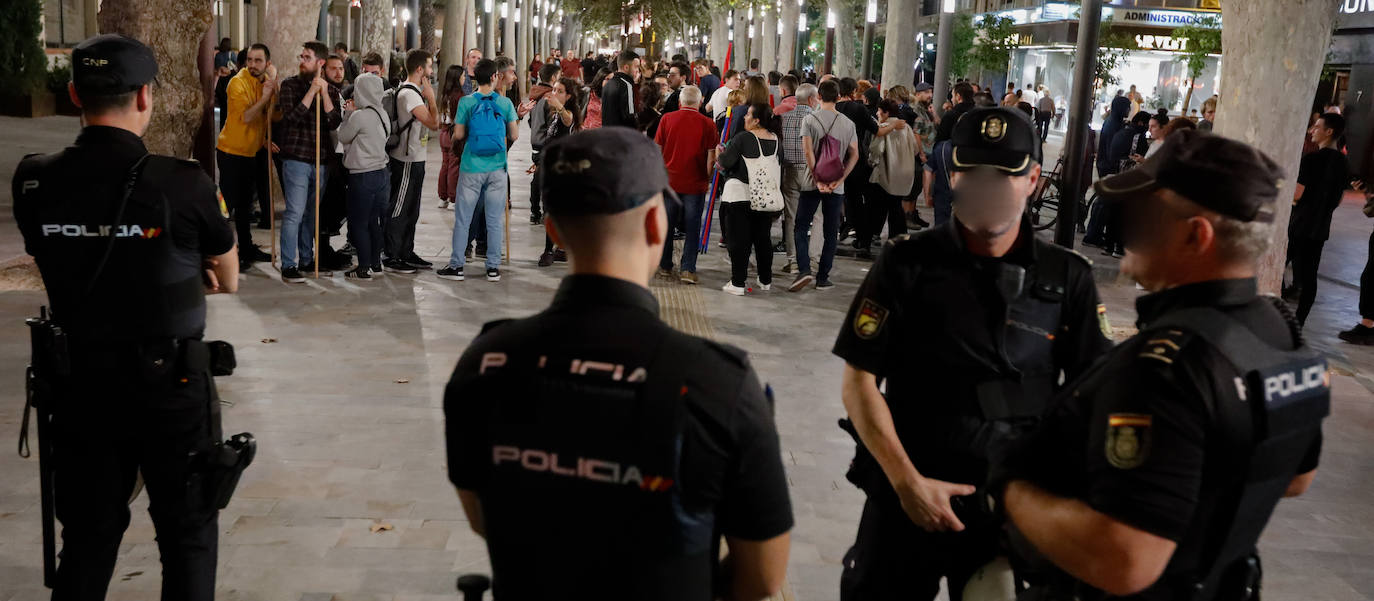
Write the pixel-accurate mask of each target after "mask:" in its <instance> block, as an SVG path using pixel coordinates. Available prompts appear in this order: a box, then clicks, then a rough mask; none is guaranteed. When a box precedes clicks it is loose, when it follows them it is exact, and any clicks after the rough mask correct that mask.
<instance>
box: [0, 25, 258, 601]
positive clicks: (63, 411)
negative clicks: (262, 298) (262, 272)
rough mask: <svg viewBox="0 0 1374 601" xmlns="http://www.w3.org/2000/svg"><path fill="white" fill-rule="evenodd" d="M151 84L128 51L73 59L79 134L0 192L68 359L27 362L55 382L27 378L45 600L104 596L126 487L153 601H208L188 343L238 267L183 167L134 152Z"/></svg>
mask: <svg viewBox="0 0 1374 601" xmlns="http://www.w3.org/2000/svg"><path fill="white" fill-rule="evenodd" d="M157 71H158V66H157V62H156V60H155V59H154V57H153V53H152V50H151V49H149V48H148V47H147V46H145V45H143V44H142V43H140V42H138V41H137V40H134V39H131V38H127V37H124V36H120V35H114V34H107V35H100V36H96V37H93V38H90V39H88V40H86V41H84V42H82V43H81V44H80V45H78V46H77V47H76V48H75V49H73V51H72V82H71V84H70V85H69V93H70V94H71V96H72V99H73V101H74V102H75V103H76V104H77V105H78V106H80V107H81V110H82V123H83V125H84V127H83V128H82V130H81V134H80V135H79V136H78V137H77V139H76V143H75V144H73V145H72V146H69V147H67V148H66V149H65V150H62V151H59V152H56V153H53V154H47V155H32V156H28V157H26V158H25V159H24V160H23V161H22V162H21V163H20V164H19V167H18V169H17V170H16V171H15V175H14V180H13V184H12V185H13V193H14V216H15V221H16V222H17V223H18V225H19V229H20V231H21V232H22V233H23V236H24V247H25V250H26V251H27V252H28V253H29V254H30V255H32V256H33V257H34V260H35V262H36V264H37V266H38V269H39V271H40V273H41V274H42V277H43V283H44V286H45V287H46V288H47V293H48V301H49V303H50V304H51V307H52V319H51V328H52V331H53V332H58V333H57V336H59V337H61V339H62V340H64V341H65V346H64V348H65V351H66V352H65V353H59V354H60V355H61V356H60V357H59V359H55V360H43V359H40V358H38V357H35V363H36V364H42V365H44V366H45V368H44V369H49V368H53V369H54V371H55V373H46V374H39V377H42V378H45V379H46V382H45V385H44V390H50V391H51V393H52V395H51V397H52V402H51V404H50V406H45V414H46V410H50V412H51V413H50V415H51V429H50V430H49V431H50V432H51V433H52V434H53V439H52V440H49V441H40V442H41V443H44V446H45V448H52V449H54V451H55V452H54V453H53V455H54V456H55V458H56V466H55V480H54V481H53V488H54V489H55V490H54V492H55V503H56V516H57V518H58V520H60V521H61V523H62V526H63V529H62V543H63V544H62V553H61V562H60V565H59V566H58V568H57V575H56V581H55V583H53V584H52V586H53V587H54V590H53V599H62V600H65V599H103V598H104V597H105V591H106V588H107V587H108V585H109V579H110V576H111V572H112V571H113V570H114V565H115V556H116V553H117V551H118V549H119V541H120V537H121V536H122V535H123V533H124V529H125V528H126V527H127V526H128V524H129V518H130V515H129V507H128V503H129V499H130V497H131V495H132V492H133V490H134V485H135V480H136V478H137V477H138V475H139V474H142V476H143V480H144V482H145V484H146V486H147V490H148V495H149V497H150V500H151V503H150V506H149V513H150V514H151V515H152V520H153V526H154V528H155V529H156V531H157V540H158V548H159V551H161V554H162V565H163V586H162V598H163V599H165V600H171V599H177V600H200V599H211V598H213V596H214V586H215V557H216V545H217V543H216V537H217V528H218V527H217V516H218V512H217V508H216V507H214V506H213V505H214V502H213V500H211V499H209V495H208V494H202V493H205V492H206V490H205V488H204V487H203V486H201V485H200V484H198V482H200V481H201V476H203V475H204V474H202V473H199V472H197V471H196V470H197V467H196V463H195V460H196V457H200V456H201V455H198V454H199V453H205V452H208V451H209V450H210V449H212V448H214V443H216V442H217V439H218V438H219V423H218V422H219V419H218V412H219V408H218V403H217V401H216V400H215V398H214V392H213V386H214V384H213V379H212V377H211V373H210V372H211V362H212V357H211V355H212V351H211V349H210V348H209V346H208V345H207V343H205V342H202V340H201V337H202V335H203V333H204V330H205V314H206V306H205V295H206V294H207V293H215V292H234V291H235V290H236V289H237V286H238V260H237V253H236V251H235V245H234V232H233V229H232V228H231V227H230V225H229V223H228V220H227V215H226V214H225V211H224V205H223V201H220V200H218V195H217V193H216V189H215V184H214V182H213V181H211V180H210V178H209V177H207V176H206V174H205V172H204V171H202V170H201V168H200V167H199V166H198V165H197V164H196V163H194V162H191V161H183V160H177V159H173V158H171V157H164V156H156V155H152V154H149V153H148V151H147V149H146V148H145V147H144V145H143V142H142V140H141V139H140V138H141V136H142V135H143V133H144V131H145V130H146V129H147V128H148V122H149V119H150V118H151V116H152V114H153V110H154V108H153V103H154V93H155V85H154V84H155V82H156V76H157ZM221 344H222V343H221ZM219 355H222V354H219ZM218 358H219V359H221V360H225V359H224V357H223V356H219V357H218ZM58 363H60V365H57V364H58ZM54 366H56V367H54ZM63 372H65V373H63ZM45 405H47V404H45ZM26 421H27V420H26ZM43 427H44V426H42V425H40V431H41V430H42V428H43ZM48 443H50V444H48ZM45 496H46V495H45Z"/></svg>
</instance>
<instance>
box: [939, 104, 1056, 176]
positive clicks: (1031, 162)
mask: <svg viewBox="0 0 1374 601" xmlns="http://www.w3.org/2000/svg"><path fill="white" fill-rule="evenodd" d="M950 143H951V144H952V145H953V146H954V154H953V157H954V160H953V163H954V165H953V167H954V170H955V171H969V170H971V169H974V168H977V167H992V168H994V169H997V170H999V171H1002V172H1005V173H1006V174H1007V175H1025V174H1027V173H1030V170H1031V167H1033V166H1035V165H1038V164H1039V163H1040V136H1039V134H1037V133H1035V126H1034V125H1031V122H1030V119H1029V118H1028V117H1026V113H1024V112H1022V111H1020V110H1018V109H1013V108H1008V107H1004V106H990V107H983V108H976V109H973V110H971V111H969V112H967V113H964V116H963V117H960V118H959V122H958V123H955V124H954V133H952V134H951V135H950Z"/></svg>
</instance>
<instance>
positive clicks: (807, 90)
mask: <svg viewBox="0 0 1374 601" xmlns="http://www.w3.org/2000/svg"><path fill="white" fill-rule="evenodd" d="M815 95H816V86H815V84H809V83H804V84H802V85H800V86H797V106H801V105H803V104H807V103H809V102H811V97H812V96H815Z"/></svg>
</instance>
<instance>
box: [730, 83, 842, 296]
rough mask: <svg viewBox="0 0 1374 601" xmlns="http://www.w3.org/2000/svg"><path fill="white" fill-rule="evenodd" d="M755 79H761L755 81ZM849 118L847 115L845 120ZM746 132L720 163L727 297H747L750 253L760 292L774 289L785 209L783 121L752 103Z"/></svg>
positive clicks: (765, 106) (733, 142)
mask: <svg viewBox="0 0 1374 601" xmlns="http://www.w3.org/2000/svg"><path fill="white" fill-rule="evenodd" d="M750 79H751V80H752V79H756V78H753V77H751V78H750ZM839 118H841V119H842V118H843V116H839ZM743 121H744V131H742V132H740V133H739V134H738V135H736V136H734V137H732V138H731V139H730V141H729V143H727V144H726V145H725V147H724V148H723V149H722V150H721V151H720V158H719V159H717V163H718V164H719V165H720V169H721V175H722V177H723V179H724V180H725V185H724V187H723V189H722V190H721V194H720V202H721V211H720V212H721V219H722V220H723V221H729V222H730V232H731V234H730V241H729V254H730V281H729V282H727V283H726V284H725V286H724V287H723V288H722V290H724V291H725V292H726V293H728V294H733V295H735V296H744V293H745V290H746V281H745V279H746V278H747V276H748V271H749V251H750V250H753V251H754V264H755V265H756V266H757V268H758V285H759V289H760V290H763V291H767V290H769V289H771V288H772V287H773V239H772V237H771V236H770V234H769V232H770V230H771V228H772V224H773V216H774V214H776V213H778V212H781V211H782V209H783V200H782V189H781V188H780V181H781V178H782V173H781V172H782V170H781V166H780V164H779V163H778V138H777V134H776V133H775V132H776V131H777V130H778V124H777V119H776V118H775V117H774V116H773V110H772V109H771V108H770V107H769V106H768V103H766V102H756V103H753V104H750V105H749V107H748V108H747V109H746V111H745V114H744V118H743Z"/></svg>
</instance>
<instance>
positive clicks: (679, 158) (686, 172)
mask: <svg viewBox="0 0 1374 601" xmlns="http://www.w3.org/2000/svg"><path fill="white" fill-rule="evenodd" d="M679 102H680V103H681V105H682V106H681V107H679V108H678V110H676V111H673V112H671V113H667V114H665V115H663V118H662V119H661V120H660V122H659V125H658V130H657V131H656V132H655V135H654V142H656V143H658V146H659V149H660V150H661V151H662V152H663V163H664V167H666V168H667V171H668V184H669V186H671V187H672V188H673V192H675V193H676V194H677V196H678V198H679V199H680V200H681V201H682V203H681V205H680V206H677V207H672V206H670V207H668V222H669V225H671V226H675V227H677V229H678V230H679V231H682V232H683V233H684V234H686V237H685V238H684V240H683V243H682V259H681V261H680V263H679V265H680V267H681V270H680V272H679V273H678V279H679V280H680V281H681V282H682V283H684V284H696V283H697V282H698V279H697V252H698V248H699V245H700V243H701V218H702V210H703V209H704V207H705V201H706V193H707V190H708V189H709V187H710V183H711V180H710V178H711V166H712V165H713V164H714V163H715V150H716V144H717V143H719V140H720V136H719V134H717V133H716V127H715V124H714V123H712V122H711V118H710V117H707V116H706V115H703V114H701V112H700V110H699V107H700V106H701V90H698V89H697V87H696V86H692V85H687V86H683V87H682V90H681V91H680V92H679ZM658 276H659V277H662V278H671V277H672V276H673V245H671V244H666V245H664V247H663V257H662V258H661V259H660V260H659V262H658Z"/></svg>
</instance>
